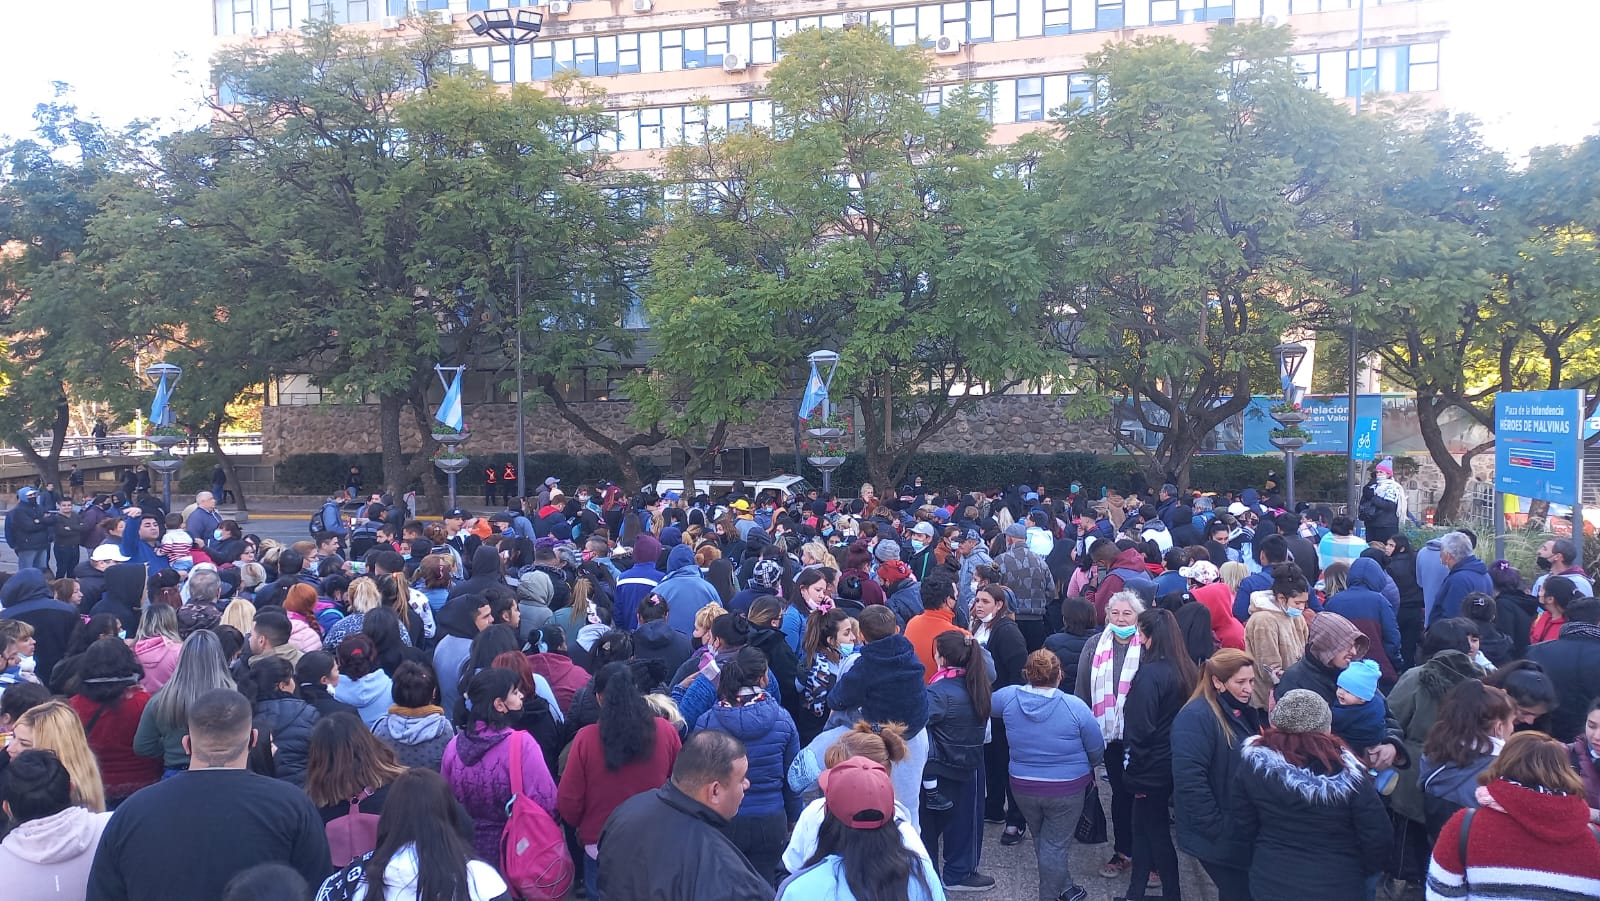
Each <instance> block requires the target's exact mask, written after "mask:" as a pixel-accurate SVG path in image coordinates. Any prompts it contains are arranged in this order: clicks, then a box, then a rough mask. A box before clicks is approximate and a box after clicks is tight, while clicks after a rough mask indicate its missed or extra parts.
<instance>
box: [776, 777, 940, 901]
mask: <svg viewBox="0 0 1600 901" xmlns="http://www.w3.org/2000/svg"><path fill="white" fill-rule="evenodd" d="M817 782H818V784H820V785H821V786H822V796H823V799H824V806H825V807H826V809H827V812H828V815H827V817H826V818H824V819H823V821H822V828H821V830H819V832H818V834H817V850H816V851H815V852H813V853H812V855H811V858H810V859H809V860H807V861H806V865H805V867H804V869H801V870H800V871H799V872H797V873H794V874H793V875H791V876H790V877H789V878H787V879H785V880H784V881H783V884H782V885H780V886H778V897H777V901H799V899H803V898H835V899H838V901H854V899H856V898H893V897H903V898H907V899H908V901H943V899H944V898H945V893H944V887H943V885H942V884H941V883H940V882H939V876H938V874H937V873H935V872H934V870H933V865H932V864H930V863H928V861H927V859H926V858H924V857H921V856H919V855H918V854H916V852H914V851H911V850H908V849H907V848H906V846H905V844H904V843H903V842H902V841H901V839H900V828H899V826H898V825H897V824H896V822H895V811H894V785H893V784H892V783H891V782H890V781H889V772H888V771H887V770H885V769H884V768H883V767H882V766H881V765H880V764H878V763H875V762H873V761H871V760H868V759H867V758H865V757H851V758H850V759H848V760H846V761H844V762H843V763H841V764H839V765H837V766H834V767H832V768H830V769H829V770H827V771H826V772H824V773H823V774H822V775H821V776H820V777H819V778H818V779H817Z"/></svg>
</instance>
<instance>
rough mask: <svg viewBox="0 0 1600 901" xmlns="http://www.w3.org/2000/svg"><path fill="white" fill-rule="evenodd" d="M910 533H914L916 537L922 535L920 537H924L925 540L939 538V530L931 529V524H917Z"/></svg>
mask: <svg viewBox="0 0 1600 901" xmlns="http://www.w3.org/2000/svg"><path fill="white" fill-rule="evenodd" d="M911 531H913V532H915V533H916V534H918V535H922V536H924V537H926V538H938V537H939V530H938V529H935V528H934V527H933V524H932V523H928V522H919V523H917V524H916V525H914V526H912V527H911Z"/></svg>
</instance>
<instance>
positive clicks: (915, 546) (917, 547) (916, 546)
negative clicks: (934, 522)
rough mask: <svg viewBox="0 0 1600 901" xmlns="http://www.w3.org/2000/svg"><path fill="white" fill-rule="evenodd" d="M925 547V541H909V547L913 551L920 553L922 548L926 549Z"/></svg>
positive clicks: (926, 544) (926, 545)
mask: <svg viewBox="0 0 1600 901" xmlns="http://www.w3.org/2000/svg"><path fill="white" fill-rule="evenodd" d="M927 547H928V543H927V542H926V541H913V542H911V549H912V550H913V551H916V552H917V553H919V554H920V553H922V552H923V551H924V550H927Z"/></svg>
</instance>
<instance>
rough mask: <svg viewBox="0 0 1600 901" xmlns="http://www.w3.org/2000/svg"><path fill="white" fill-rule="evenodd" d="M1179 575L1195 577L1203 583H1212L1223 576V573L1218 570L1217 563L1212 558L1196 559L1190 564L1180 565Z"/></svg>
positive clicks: (1195, 579) (1194, 578)
mask: <svg viewBox="0 0 1600 901" xmlns="http://www.w3.org/2000/svg"><path fill="white" fill-rule="evenodd" d="M1178 575H1180V576H1183V577H1184V578H1185V579H1193V580H1194V581H1196V582H1199V583H1200V584H1201V585H1210V584H1211V583H1212V582H1215V581H1217V580H1218V579H1220V578H1222V574H1221V573H1220V572H1218V570H1217V565H1216V564H1215V563H1212V562H1211V561H1210V560H1196V561H1195V562H1193V563H1191V564H1189V565H1188V566H1180V567H1178Z"/></svg>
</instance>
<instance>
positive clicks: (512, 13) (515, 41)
mask: <svg viewBox="0 0 1600 901" xmlns="http://www.w3.org/2000/svg"><path fill="white" fill-rule="evenodd" d="M467 26H468V27H470V28H471V29H472V33H473V34H475V35H477V36H478V37H486V38H488V39H489V40H491V41H494V42H495V43H497V44H504V45H505V46H507V47H516V46H518V45H521V44H531V43H533V42H534V41H536V40H538V39H539V32H540V31H541V30H543V28H544V13H541V12H535V11H533V10H531V9H488V10H484V11H483V12H479V13H473V14H472V15H470V16H467ZM514 254H515V262H514V265H515V268H516V304H517V503H518V504H519V505H520V504H521V503H522V499H523V498H525V497H527V496H528V492H527V490H526V485H527V478H528V438H527V429H526V428H525V427H524V421H523V409H522V406H523V397H522V393H523V383H522V379H523V375H522V245H521V243H518V244H517V245H516V249H515V251H514ZM452 503H453V502H452Z"/></svg>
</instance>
